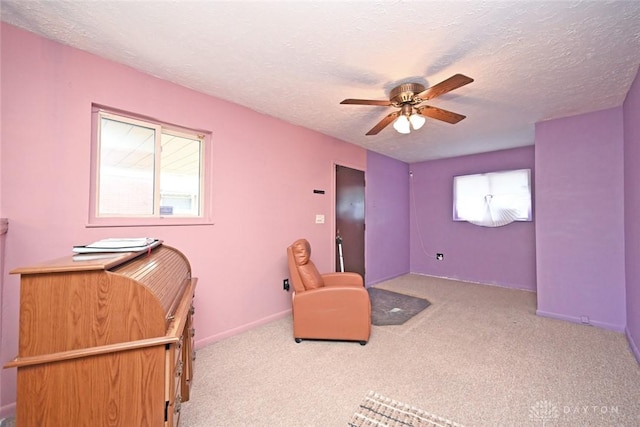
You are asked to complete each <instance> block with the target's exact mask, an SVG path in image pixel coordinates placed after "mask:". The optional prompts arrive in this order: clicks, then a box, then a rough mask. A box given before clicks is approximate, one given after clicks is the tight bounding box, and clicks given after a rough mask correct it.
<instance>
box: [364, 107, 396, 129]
mask: <svg viewBox="0 0 640 427" xmlns="http://www.w3.org/2000/svg"><path fill="white" fill-rule="evenodd" d="M399 115H400V111H394V112H393V113H390V114H387V115H386V116H385V118H384V119H382V120H380V121H379V122H378V124H377V125H375V126H374V127H372V128H371V130H370V131H369V132H367V135H377V134H378V132H380V131H381V130H382V129H384V128H385V127H387V125H388V124H389V123H391V122H392V121H394V120H395V119H396V117H398V116H399Z"/></svg>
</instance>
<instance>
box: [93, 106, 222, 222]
mask: <svg viewBox="0 0 640 427" xmlns="http://www.w3.org/2000/svg"><path fill="white" fill-rule="evenodd" d="M93 126H94V135H95V141H94V145H93V159H92V161H93V169H92V175H93V176H92V184H93V185H92V191H93V194H94V197H92V207H91V209H90V211H91V214H90V220H89V224H90V225H109V226H114V225H159V224H171V225H175V224H202V223H209V222H210V218H209V204H210V203H209V200H208V198H207V197H206V194H207V192H206V191H205V190H206V188H207V187H208V182H209V181H210V176H209V175H210V173H209V174H207V171H208V170H209V169H210V167H209V166H208V164H209V163H210V162H208V161H207V160H208V157H207V155H208V154H209V153H208V151H210V150H208V149H207V141H208V140H209V139H210V135H209V134H208V133H206V132H203V131H197V130H190V129H185V128H180V127H177V126H172V125H168V124H165V123H161V122H158V121H155V120H151V119H146V118H142V117H136V116H133V115H129V114H123V113H119V112H118V113H116V112H114V111H110V110H106V109H102V108H97V107H94V112H93ZM209 157H210V156H209Z"/></svg>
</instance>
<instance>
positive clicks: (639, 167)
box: [623, 71, 640, 363]
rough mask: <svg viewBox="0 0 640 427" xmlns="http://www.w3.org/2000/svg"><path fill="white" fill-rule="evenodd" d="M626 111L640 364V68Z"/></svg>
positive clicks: (633, 335) (632, 328)
mask: <svg viewBox="0 0 640 427" xmlns="http://www.w3.org/2000/svg"><path fill="white" fill-rule="evenodd" d="M623 110H624V113H623V114H624V188H625V192H624V207H625V256H626V282H627V283H626V284H627V287H626V300H627V337H628V338H629V343H630V345H631V348H632V349H633V352H634V353H635V355H636V359H637V360H638V362H639V363H640V214H639V212H640V120H639V118H640V71H639V72H638V74H637V75H636V79H635V81H634V82H633V85H632V86H631V89H630V90H629V93H628V94H627V99H626V100H625V102H624V106H623Z"/></svg>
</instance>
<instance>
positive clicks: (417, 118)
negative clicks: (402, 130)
mask: <svg viewBox="0 0 640 427" xmlns="http://www.w3.org/2000/svg"><path fill="white" fill-rule="evenodd" d="M409 121H410V122H411V126H412V127H413V130H418V129H420V128H421V127H422V125H424V122H425V121H426V119H425V118H424V117H422V116H421V115H420V114H412V115H411V117H409Z"/></svg>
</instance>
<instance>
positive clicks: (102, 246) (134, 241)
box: [73, 237, 162, 254]
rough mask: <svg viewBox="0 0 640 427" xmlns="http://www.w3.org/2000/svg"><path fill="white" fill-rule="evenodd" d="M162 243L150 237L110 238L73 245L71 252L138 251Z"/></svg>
mask: <svg viewBox="0 0 640 427" xmlns="http://www.w3.org/2000/svg"><path fill="white" fill-rule="evenodd" d="M160 243H162V242H161V241H160V240H158V239H153V238H150V237H138V238H110V239H102V240H98V241H96V242H93V243H91V244H89V245H83V246H74V247H73V252H75V253H77V254H88V253H95V252H138V251H144V250H147V249H151V248H154V247H156V246H158V245H159V244H160Z"/></svg>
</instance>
